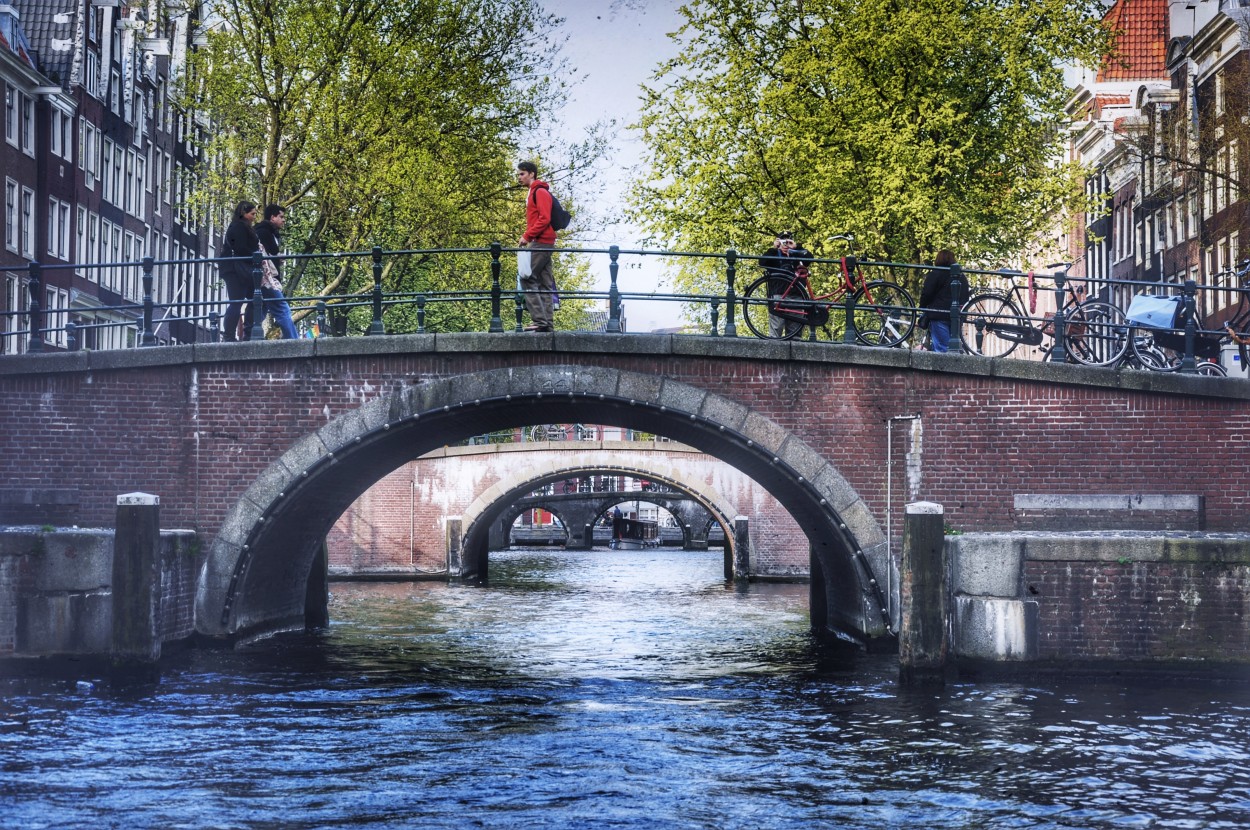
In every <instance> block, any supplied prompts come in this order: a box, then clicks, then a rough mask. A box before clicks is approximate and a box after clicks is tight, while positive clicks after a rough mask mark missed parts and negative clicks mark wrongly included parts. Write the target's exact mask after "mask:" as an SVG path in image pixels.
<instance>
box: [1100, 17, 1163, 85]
mask: <svg viewBox="0 0 1250 830" xmlns="http://www.w3.org/2000/svg"><path fill="white" fill-rule="evenodd" d="M1103 23H1104V24H1105V25H1106V26H1107V27H1108V28H1109V29H1111V30H1112V31H1113V32H1115V33H1116V52H1115V54H1114V55H1108V56H1107V57H1105V58H1104V59H1103V64H1102V66H1101V67H1100V68H1099V70H1098V75H1097V78H1096V80H1097V81H1139V80H1148V79H1152V78H1166V77H1167V49H1168V0H1116V2H1115V3H1114V4H1112V6H1111V8H1110V9H1109V10H1108V11H1107V14H1106V16H1105V17H1104V18H1103Z"/></svg>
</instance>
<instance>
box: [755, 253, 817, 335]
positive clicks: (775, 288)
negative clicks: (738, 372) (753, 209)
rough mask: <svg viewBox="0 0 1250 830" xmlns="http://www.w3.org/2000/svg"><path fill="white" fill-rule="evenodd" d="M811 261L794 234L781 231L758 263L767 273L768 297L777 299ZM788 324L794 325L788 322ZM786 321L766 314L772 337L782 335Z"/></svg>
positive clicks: (809, 255)
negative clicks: (795, 239) (800, 270)
mask: <svg viewBox="0 0 1250 830" xmlns="http://www.w3.org/2000/svg"><path fill="white" fill-rule="evenodd" d="M811 261H812V255H811V254H810V253H809V252H808V251H806V250H804V249H803V248H800V247H799V245H798V243H797V242H795V241H794V234H793V233H791V232H790V231H782V232H781V233H779V234H777V238H776V239H775V240H773V246H772V247H771V248H769V249H768V250H767V251H765V252H764V254H763V256H762V257H761V258H760V265H761V266H762V267H763V268H764V273H765V274H766V275H768V278H769V279H768V295H769V298H770V299H779V298H780V297H781V295H782V294H784V293H785V292H786V289H787V288H789V286H790V283H792V282H793V281H794V278H795V275H796V274H797V273H798V269H799V268H803V269H806V268H807V266H808V263H810V262H811ZM788 325H791V326H793V325H795V324H794V323H789V324H788ZM786 326H787V322H786V321H785V320H784V319H782V318H781V317H778V316H777V315H775V314H769V315H768V331H769V334H770V335H771V336H772V337H778V338H780V337H784V336H785V334H786Z"/></svg>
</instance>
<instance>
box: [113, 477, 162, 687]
mask: <svg viewBox="0 0 1250 830" xmlns="http://www.w3.org/2000/svg"><path fill="white" fill-rule="evenodd" d="M160 505H161V500H160V497H159V496H153V495H151V494H149V493H126V494H125V495H121V496H118V497H117V529H116V532H115V533H114V536H113V661H114V662H115V663H119V664H152V663H155V662H156V661H157V660H159V659H160V656H161V637H160V606H161V593H160V591H161V579H160V556H161V513H160V511H161V507H160Z"/></svg>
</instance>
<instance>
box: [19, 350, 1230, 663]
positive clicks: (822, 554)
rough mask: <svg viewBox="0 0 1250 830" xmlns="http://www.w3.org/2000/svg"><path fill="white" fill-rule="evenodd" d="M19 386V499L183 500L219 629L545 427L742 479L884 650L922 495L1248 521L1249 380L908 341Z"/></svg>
mask: <svg viewBox="0 0 1250 830" xmlns="http://www.w3.org/2000/svg"><path fill="white" fill-rule="evenodd" d="M0 396H2V397H3V400H4V401H5V404H4V407H3V408H2V409H0V457H2V458H4V460H5V482H4V484H3V486H2V487H0V490H2V491H3V492H0V495H5V494H7V496H5V498H7V499H8V500H9V501H13V500H18V501H20V500H21V499H22V495H21V494H22V493H26V494H28V495H29V494H30V493H31V492H34V491H39V492H42V493H45V494H50V495H49V498H51V499H52V500H57V501H59V502H61V504H62V508H63V511H64V513H65V515H66V516H67V517H70V518H72V521H73V523H75V524H79V525H82V526H98V527H107V526H111V525H112V523H113V521H114V516H115V511H116V507H115V502H116V496H117V494H119V493H126V492H131V491H145V492H149V493H155V494H157V495H159V497H160V499H161V511H162V512H161V520H162V524H163V525H164V526H166V527H178V528H191V529H194V530H195V531H196V532H197V533H198V534H199V536H200V538H201V539H202V540H203V543H204V544H203V550H202V552H201V555H202V556H203V558H204V563H203V566H202V570H201V574H200V577H199V580H198V584H197V586H196V592H197V595H196V608H195V627H196V629H197V630H198V631H199V632H200V633H201V634H203V635H206V636H208V637H217V638H226V639H232V638H237V637H240V636H245V635H248V634H253V633H261V632H264V631H269V630H279V629H282V628H288V627H297V626H302V625H303V622H304V614H305V604H306V591H307V587H308V585H309V584H310V574H311V573H312V568H313V566H314V563H316V562H318V560H319V555H320V552H321V550H322V549H323V545H324V540H325V538H326V535H327V532H328V531H329V530H330V528H331V526H332V525H333V523H334V521H335V520H336V519H337V518H338V517H339V516H340V515H341V514H342V513H343V512H344V511H345V510H346V509H347V508H348V506H349V505H351V504H352V502H353V501H354V500H355V499H356V498H357V497H358V496H360V495H361V494H362V493H364V492H365V491H366V490H367V489H368V488H369V487H370V486H371V485H372V484H374V483H375V482H377V481H378V480H380V479H381V478H382V477H384V476H385V475H387V474H388V473H390V472H392V471H394V470H396V469H397V468H399V467H400V466H401V465H403V464H406V463H407V462H409V461H412V460H414V459H416V458H419V457H420V456H422V455H423V454H425V453H427V452H430V451H431V450H435V449H438V448H439V447H443V446H445V445H448V444H450V443H455V442H457V441H460V440H462V439H465V438H467V437H469V436H472V435H478V434H482V433H486V432H491V431H494V430H497V429H506V428H511V427H515V426H522V425H530V424H544V423H568V422H579V423H597V424H605V425H613V426H621V427H626V428H633V429H636V430H642V431H646V432H653V433H656V434H660V435H664V436H667V437H669V438H671V439H672V440H675V441H679V442H681V443H684V444H686V445H689V446H691V447H695V448H697V449H699V450H701V451H703V452H705V453H707V454H709V455H711V456H714V457H715V458H718V459H720V460H722V461H724V462H725V463H727V464H729V465H731V466H733V467H735V468H737V469H738V470H740V471H741V472H742V473H744V474H745V475H747V476H748V477H750V478H752V479H753V480H754V481H756V482H758V484H759V485H760V486H761V487H762V488H764V489H765V490H767V491H768V492H769V493H771V494H772V496H773V497H774V498H776V499H777V501H778V502H780V503H781V504H782V505H783V506H784V507H785V509H786V510H787V511H788V512H789V514H790V516H791V517H792V518H793V520H794V521H795V522H796V523H797V525H798V526H799V527H800V528H801V529H802V531H803V533H804V534H805V535H806V537H807V540H808V542H809V543H810V561H811V586H812V587H811V614H812V622H813V628H814V629H815V630H816V631H818V632H821V633H828V634H833V635H836V636H841V637H844V638H848V639H851V640H853V641H856V642H860V643H871V641H874V640H877V639H882V638H888V637H890V635H891V615H892V614H894V613H896V609H897V605H896V602H895V599H896V598H895V597H894V593H895V592H896V590H897V589H896V587H895V586H897V581H896V580H895V579H894V575H895V569H896V562H895V559H894V555H893V554H892V552H891V549H890V545H889V544H887V533H888V534H889V535H892V536H894V537H897V536H898V535H899V532H900V526H899V522H898V521H897V519H895V520H893V522H892V520H891V518H890V517H891V511H893V515H895V516H897V512H898V510H899V507H900V505H902V504H903V503H904V502H906V501H911V500H915V499H926V500H930V501H935V502H940V503H942V504H943V505H945V507H946V517H947V521H948V522H949V523H950V524H952V525H954V526H955V527H956V528H958V529H960V530H1011V529H1016V528H1021V527H1024V526H1026V524H1027V523H1028V522H1031V521H1034V520H1035V519H1036V518H1037V517H1038V516H1040V515H1042V514H1044V513H1045V511H1046V510H1047V509H1052V510H1058V511H1060V512H1062V511H1063V510H1065V509H1071V510H1078V511H1080V512H1081V515H1082V516H1083V517H1084V518H1083V520H1087V521H1094V520H1097V519H1098V514H1099V512H1100V511H1112V512H1114V511H1116V510H1120V509H1124V510H1126V511H1127V512H1124V513H1122V514H1121V515H1123V516H1127V517H1128V518H1127V519H1121V520H1120V521H1122V522H1128V523H1132V524H1140V523H1142V522H1147V521H1149V520H1150V517H1151V516H1153V515H1155V513H1150V512H1147V511H1137V513H1135V514H1134V513H1133V512H1132V511H1131V510H1129V508H1132V507H1133V506H1134V505H1137V506H1151V505H1153V506H1155V507H1159V508H1161V509H1162V513H1160V514H1159V515H1163V516H1164V520H1166V521H1195V522H1197V525H1198V526H1201V527H1205V528H1206V529H1210V530H1236V529H1241V528H1243V527H1244V521H1245V515H1246V509H1247V501H1250V492H1248V491H1247V489H1246V487H1245V486H1244V480H1245V470H1246V464H1245V458H1246V454H1247V451H1248V449H1250V406H1247V399H1248V398H1250V384H1247V383H1246V382H1245V381H1244V380H1225V379H1215V378H1186V377H1179V376H1171V375H1164V374H1157V373H1142V372H1131V371H1124V372H1116V371H1113V370H1107V369H1093V368H1083V367H1069V366H1048V365H1042V364H1033V363H1026V362H1015V361H999V362H994V361H990V360H987V359H984V358H976V357H968V356H948V355H933V354H926V353H913V352H909V351H905V350H883V349H866V348H857V347H853V346H839V345H829V344H807V343H774V342H765V341H756V340H746V339H742V340H738V339H725V338H713V337H681V336H639V335H630V336H622V337H616V336H604V335H595V334H578V333H563V332H561V333H556V334H554V335H539V336H534V335H526V334H502V335H500V334H496V335H480V334H453V335H403V336H394V337H370V338H353V339H324V340H319V341H287V342H264V343H254V344H206V345H195V346H178V347H169V348H153V349H143V350H131V351H125V352H82V353H67V354H49V355H28V356H6V357H0ZM888 436H893V444H894V445H893V446H889V445H887V438H888ZM891 458H892V459H893V460H894V464H893V465H891V466H890V467H889V468H887V466H886V462H887V459H891ZM895 472H897V474H895ZM1094 496H1100V497H1103V498H1104V499H1105V500H1099V499H1095V498H1093V497H1094ZM1134 496H1136V499H1134V498H1133V497H1134ZM0 501H3V499H0ZM895 541H897V539H895ZM475 544H478V543H477V542H474V541H473V540H472V539H468V540H465V553H466V555H468V556H471V555H472V551H473V546H474V545H475ZM473 565H474V563H473V562H472V561H470V562H468V568H469V570H472V568H473Z"/></svg>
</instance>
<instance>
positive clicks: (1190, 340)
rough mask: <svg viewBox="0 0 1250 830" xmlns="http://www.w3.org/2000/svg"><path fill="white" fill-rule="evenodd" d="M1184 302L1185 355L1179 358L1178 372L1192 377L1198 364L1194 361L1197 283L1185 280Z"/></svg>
mask: <svg viewBox="0 0 1250 830" xmlns="http://www.w3.org/2000/svg"><path fill="white" fill-rule="evenodd" d="M1184 292H1185V300H1184V302H1183V303H1182V304H1181V308H1183V309H1184V311H1182V312H1181V313H1182V314H1184V315H1185V355H1184V357H1182V358H1181V365H1180V371H1181V372H1183V373H1185V374H1187V375H1192V374H1196V373H1197V372H1198V362H1197V361H1196V360H1194V346H1196V345H1197V343H1198V320H1197V315H1196V314H1195V311H1196V309H1197V300H1196V298H1197V296H1198V283H1196V282H1194V281H1193V280H1185V288H1184Z"/></svg>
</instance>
